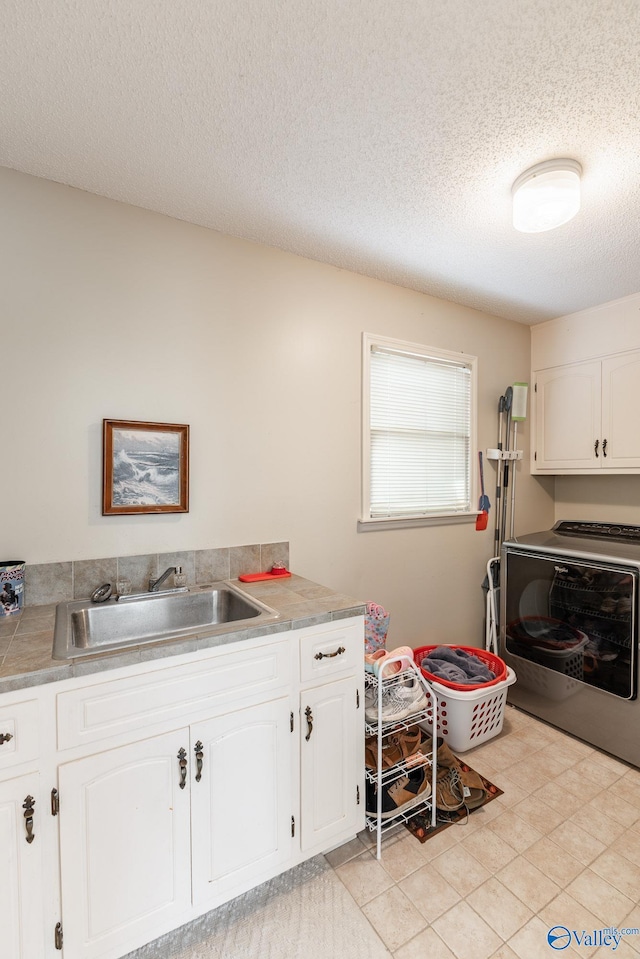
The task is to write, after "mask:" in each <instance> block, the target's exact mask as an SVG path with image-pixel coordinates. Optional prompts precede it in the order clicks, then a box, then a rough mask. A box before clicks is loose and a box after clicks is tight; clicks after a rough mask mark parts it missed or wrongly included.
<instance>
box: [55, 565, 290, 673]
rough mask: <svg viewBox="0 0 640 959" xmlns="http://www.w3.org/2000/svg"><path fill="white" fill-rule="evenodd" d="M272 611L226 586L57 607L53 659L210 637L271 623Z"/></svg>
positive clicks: (217, 584)
mask: <svg viewBox="0 0 640 959" xmlns="http://www.w3.org/2000/svg"><path fill="white" fill-rule="evenodd" d="M279 618H280V614H279V613H277V612H276V610H274V609H271V608H270V607H269V606H265V604H264V603H261V602H260V601H259V600H257V599H254V598H253V596H249V595H248V594H247V593H244V592H242V590H240V589H238V588H237V587H235V586H232V585H230V584H229V583H226V582H225V583H214V584H213V585H212V586H204V587H195V588H191V589H187V590H183V591H179V592H174V591H168V592H165V593H140V594H138V595H135V596H126V597H123V598H122V599H121V600H117V599H110V600H108V602H106V603H92V602H91V601H90V600H88V599H87V600H82V601H79V602H70V603H59V604H58V606H57V608H56V622H55V630H54V637H53V658H54V659H75V658H76V657H78V656H88V655H91V654H96V653H106V652H111V651H113V650H118V649H128V648H129V647H131V646H140V645H145V644H147V643H157V642H161V641H166V640H172V639H182V638H188V637H190V636H194V635H197V634H198V633H206V635H208V636H210V635H213V634H215V633H223V632H230V631H232V630H238V629H243V628H245V627H249V626H258V625H260V626H261V625H263V624H264V623H269V622H275V621H276V620H278V619H279Z"/></svg>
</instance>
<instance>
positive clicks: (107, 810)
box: [58, 729, 191, 959]
mask: <svg viewBox="0 0 640 959" xmlns="http://www.w3.org/2000/svg"><path fill="white" fill-rule="evenodd" d="M188 747H189V731H188V729H182V730H179V731H177V732H172V733H169V734H166V735H163V736H157V737H153V738H151V739H144V740H142V741H140V742H137V743H132V744H131V745H128V746H122V747H120V748H118V749H111V750H107V751H105V752H102V753H98V754H96V755H93V756H88V757H86V758H84V759H79V760H76V761H75V762H70V763H64V764H63V765H61V766H60V768H59V772H58V776H59V790H60V797H61V798H60V852H61V878H62V925H63V930H64V955H65V959H67V957H76V956H83V957H86V959H94V957H96V959H97V957H104V956H121V955H124V954H125V953H126V952H128V951H129V949H130V944H131V943H142V942H146V941H148V940H149V939H153V938H156V937H157V936H158V935H160V934H161V933H162V932H166V931H167V930H169V929H171V928H173V927H174V926H175V925H178V924H179V922H180V920H181V919H182V917H183V916H184V915H185V914H186V912H187V909H188V907H189V905H190V901H191V889H190V866H191V863H190V822H189V790H188V782H187V780H186V778H184V779H183V769H184V771H185V776H186V767H182V768H181V766H180V758H179V756H180V755H181V753H180V750H184V751H185V756H186V755H187V749H188ZM183 782H184V788H181V785H182V783H183Z"/></svg>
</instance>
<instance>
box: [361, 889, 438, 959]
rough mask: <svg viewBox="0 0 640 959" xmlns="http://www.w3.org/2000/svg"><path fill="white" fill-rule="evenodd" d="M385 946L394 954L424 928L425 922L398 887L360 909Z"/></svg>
mask: <svg viewBox="0 0 640 959" xmlns="http://www.w3.org/2000/svg"><path fill="white" fill-rule="evenodd" d="M362 911H363V913H364V914H365V916H366V917H367V919H368V920H369V922H370V923H371V925H372V926H373V928H374V929H375V931H376V932H377V933H378V935H379V936H380V938H381V939H382V941H383V942H384V944H385V946H387V948H388V949H389V950H390V951H391V952H395V951H396V949H399V948H400V946H403V945H404V944H405V943H406V942H409V940H410V939H413V937H414V936H415V935H417V933H419V932H420V931H421V930H422V929H424V928H425V927H426V924H427V923H426V920H425V918H424V916H423V915H421V913H419V912H418V910H417V909H416V907H415V906H414V905H413V903H412V902H411V901H410V900H409V899H408V898H407V897H406V896H405V894H404V893H403V892H402V890H401V889H399V888H398V886H394V887H393V888H392V889H389V890H387V891H386V892H384V893H383V894H382V895H381V896H378V897H377V898H376V899H372V900H371V902H368V903H367V904H366V905H365V906H363V908H362Z"/></svg>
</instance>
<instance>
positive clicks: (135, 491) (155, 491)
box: [112, 429, 180, 506]
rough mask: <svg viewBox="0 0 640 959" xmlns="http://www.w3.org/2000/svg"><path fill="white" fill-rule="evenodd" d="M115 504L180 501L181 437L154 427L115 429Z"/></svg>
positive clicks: (172, 503) (165, 503)
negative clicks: (145, 428) (156, 429)
mask: <svg viewBox="0 0 640 959" xmlns="http://www.w3.org/2000/svg"><path fill="white" fill-rule="evenodd" d="M112 495H113V500H112V502H113V505H114V506H174V505H177V504H179V502H180V436H179V435H178V434H177V433H170V432H164V431H162V432H160V431H155V430H123V429H114V430H113V494H112Z"/></svg>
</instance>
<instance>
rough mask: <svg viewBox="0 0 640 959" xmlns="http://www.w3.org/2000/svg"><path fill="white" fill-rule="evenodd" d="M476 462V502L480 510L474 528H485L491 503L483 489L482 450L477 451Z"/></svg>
mask: <svg viewBox="0 0 640 959" xmlns="http://www.w3.org/2000/svg"><path fill="white" fill-rule="evenodd" d="M478 463H479V464H480V492H481V496H480V502H479V503H478V509H479V510H480V512H479V513H478V515H477V516H476V529H486V528H487V524H488V522H489V510H490V509H491V503H490V502H489V497H488V496H487V494H486V493H485V491H484V467H483V465H482V450H479V451H478Z"/></svg>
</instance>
